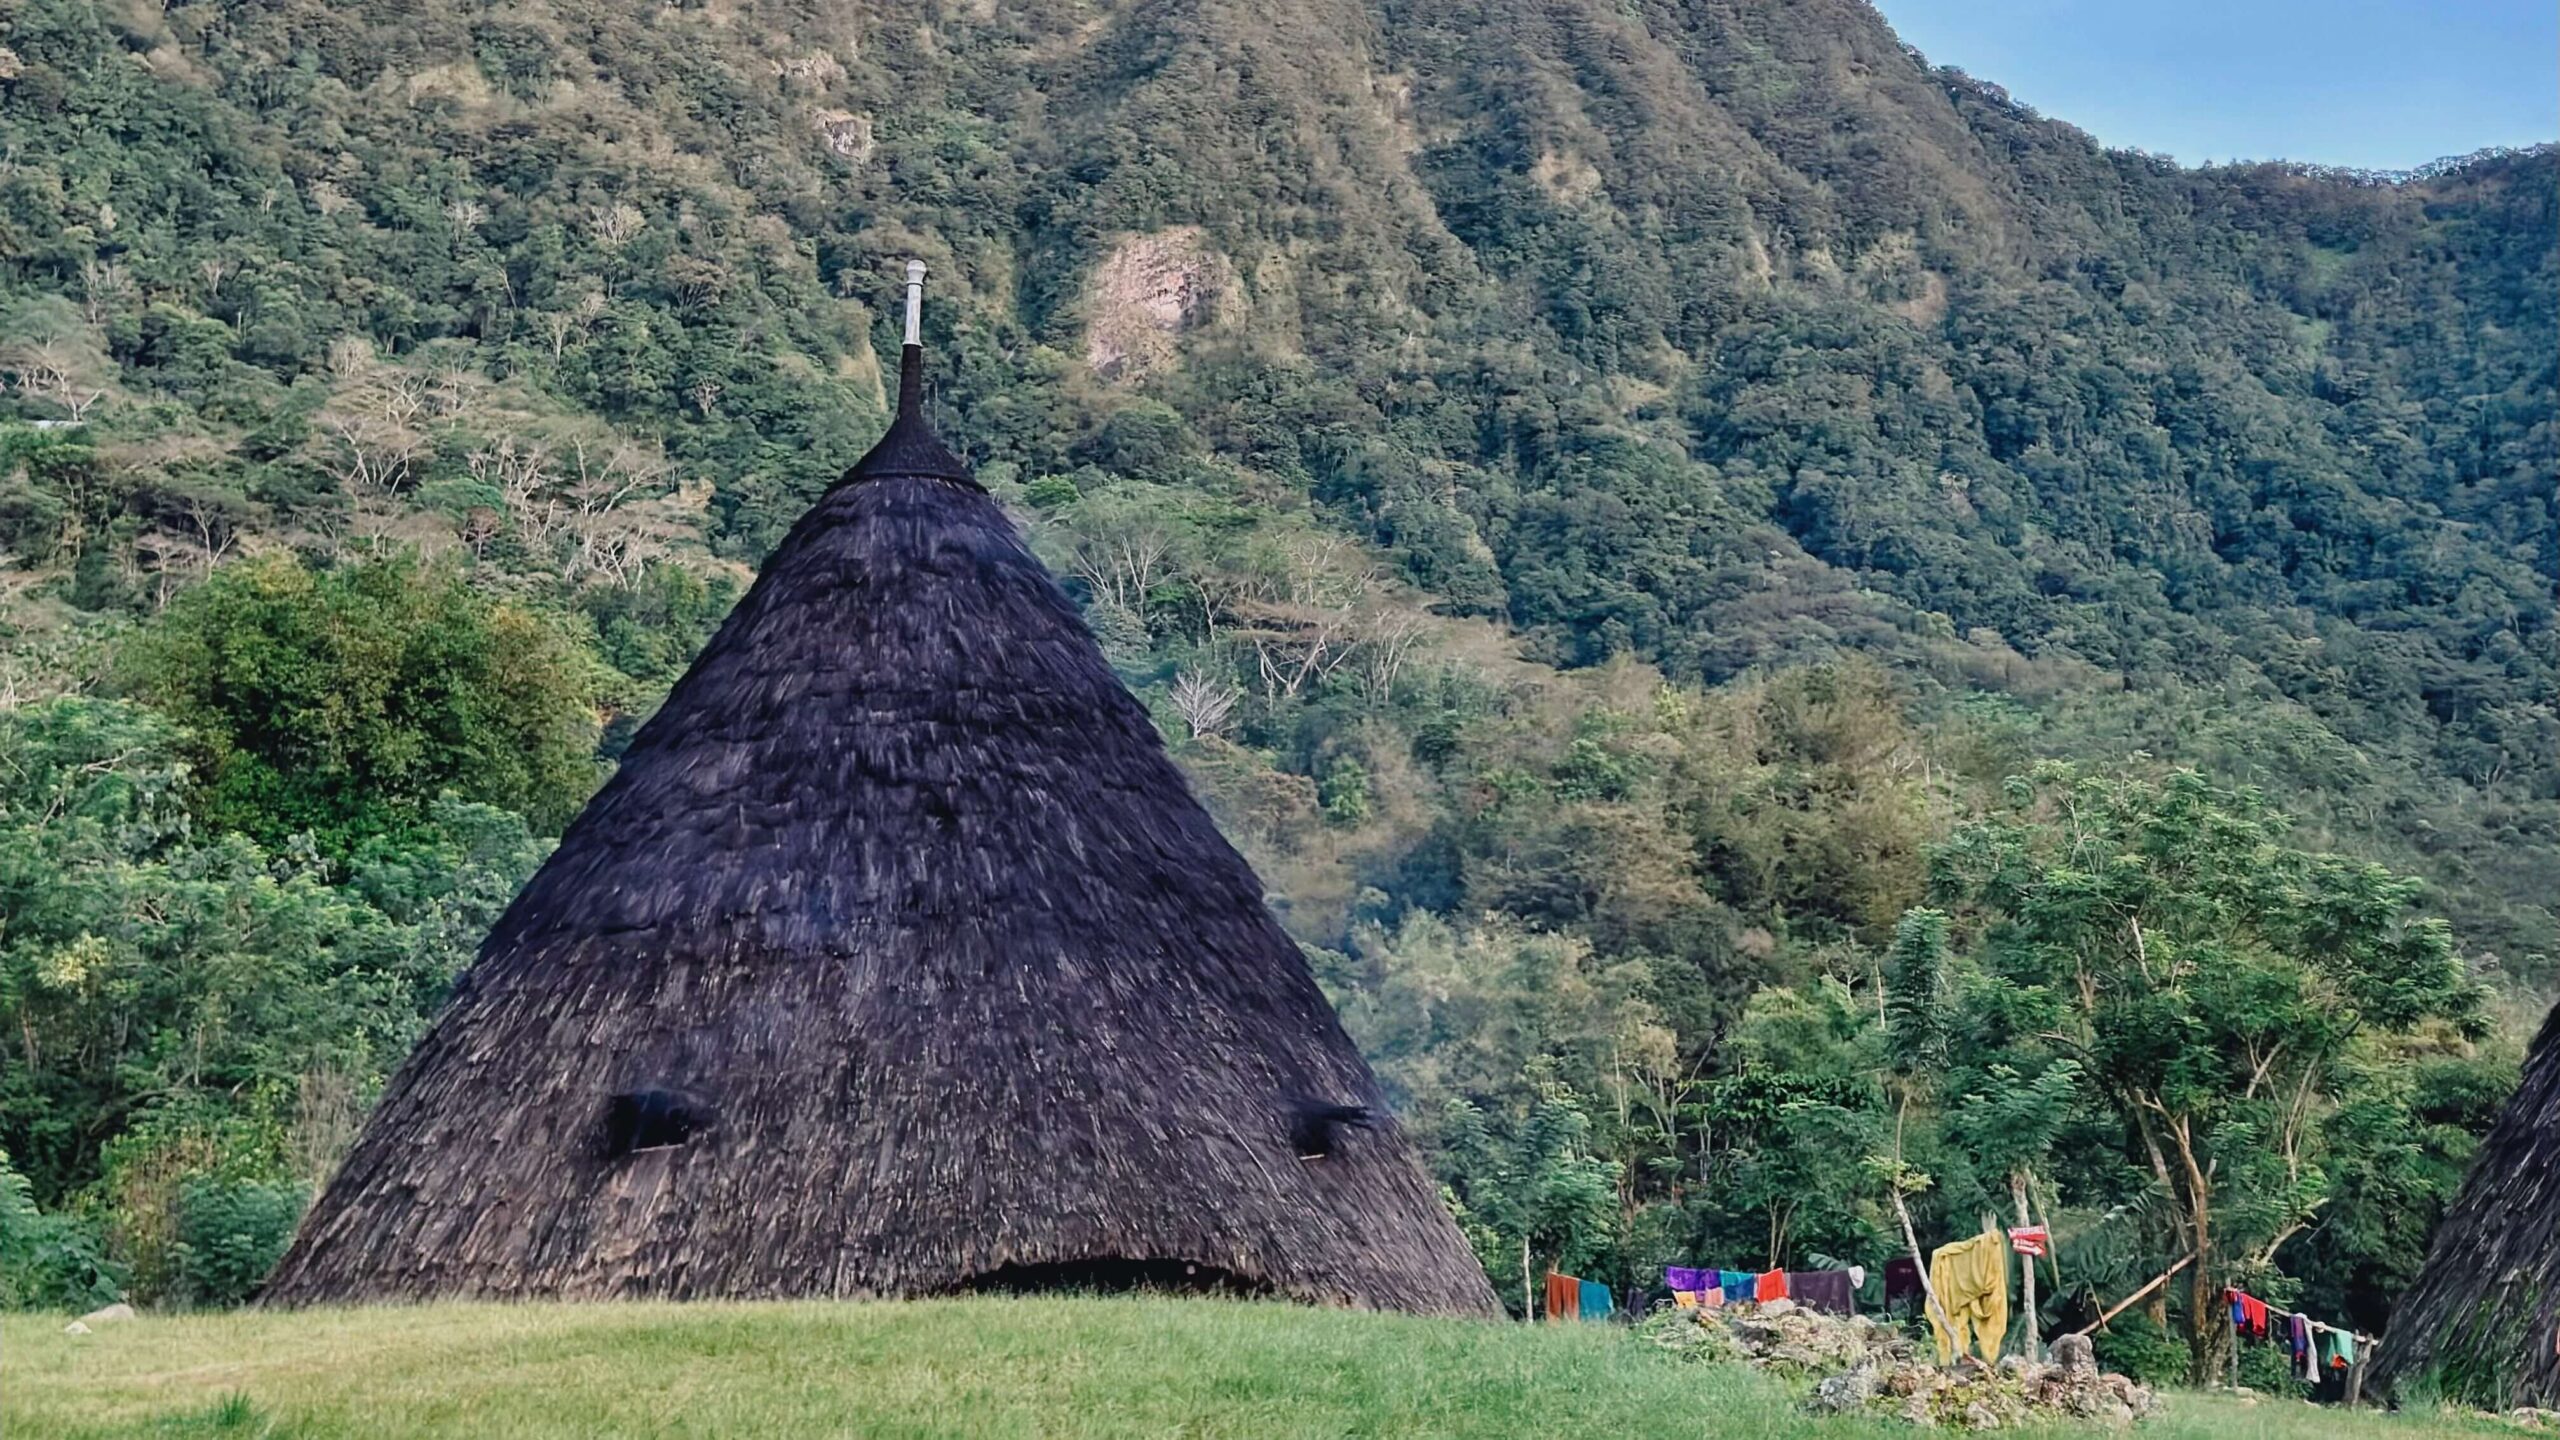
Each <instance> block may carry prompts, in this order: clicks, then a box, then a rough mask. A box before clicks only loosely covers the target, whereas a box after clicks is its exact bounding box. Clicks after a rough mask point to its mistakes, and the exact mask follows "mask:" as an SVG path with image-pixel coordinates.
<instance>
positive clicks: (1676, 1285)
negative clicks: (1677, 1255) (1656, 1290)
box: [1662, 1265, 1713, 1295]
mask: <svg viewBox="0 0 2560 1440" xmlns="http://www.w3.org/2000/svg"><path fill="white" fill-rule="evenodd" d="M1708 1274H1709V1272H1708V1271H1705V1270H1692V1269H1690V1268H1689V1267H1688V1266H1686V1265H1666V1266H1664V1267H1663V1270H1662V1285H1663V1288H1664V1289H1666V1290H1669V1291H1671V1292H1672V1293H1673V1294H1675V1295H1676V1294H1678V1293H1680V1292H1681V1291H1683V1290H1687V1291H1691V1292H1696V1291H1699V1290H1704V1289H1706V1288H1707V1286H1708V1285H1709V1284H1711V1283H1713V1282H1711V1281H1709V1280H1708V1279H1707V1276H1708Z"/></svg>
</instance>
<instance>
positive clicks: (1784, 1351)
mask: <svg viewBox="0 0 2560 1440" xmlns="http://www.w3.org/2000/svg"><path fill="white" fill-rule="evenodd" d="M1644 1328H1645V1333H1646V1334H1647V1335H1648V1336H1650V1337H1651V1338H1652V1339H1653V1341H1654V1342H1655V1343H1656V1344H1659V1345H1662V1346H1664V1347H1666V1348H1668V1349H1671V1350H1675V1351H1678V1352H1679V1353H1680V1354H1682V1355H1684V1356H1687V1357H1689V1358H1693V1359H1698V1360H1704V1361H1709V1362H1722V1363H1734V1364H1745V1365H1749V1366H1751V1367H1753V1368H1754V1369H1759V1370H1767V1371H1771V1372H1774V1373H1776V1374H1780V1375H1786V1376H1790V1377H1795V1378H1800V1379H1809V1380H1812V1381H1813V1382H1814V1385H1813V1394H1812V1396H1811V1398H1810V1399H1809V1400H1808V1401H1807V1402H1806V1403H1807V1405H1808V1408H1810V1409H1812V1410H1814V1411H1816V1412H1818V1413H1823V1414H1841V1413H1846V1412H1851V1411H1856V1412H1862V1413H1869V1414H1878V1415H1890V1416H1894V1417H1897V1418H1899V1419H1902V1420H1907V1421H1909V1422H1910V1423H1912V1424H1914V1425H1922V1426H1930V1427H1938V1426H1944V1427H1947V1428H1951V1429H1959V1430H2006V1429H2013V1428H2026V1427H2029V1426H2034V1425H2040V1424H2043V1423H2046V1422H2049V1421H2052V1420H2057V1419H2063V1418H2070V1419H2077V1420H2096V1421H2103V1422H2111V1423H2114V1424H2118V1425H2130V1424H2132V1423H2133V1422H2135V1421H2137V1420H2140V1419H2142V1418H2144V1417H2146V1416H2149V1415H2151V1414H2154V1413H2155V1412H2157V1411H2158V1410H2159V1408H2160V1401H2159V1398H2158V1397H2157V1396H2155V1395H2153V1394H2152V1392H2151V1391H2150V1390H2148V1389H2146V1388H2145V1387H2143V1386H2140V1385H2137V1384H2135V1383H2134V1382H2133V1381H2131V1380H2129V1379H2127V1378H2125V1377H2124V1376H2122V1375H2109V1374H2107V1373H2105V1372H2104V1371H2101V1370H2100V1369H2099V1368H2098V1361H2097V1356H2096V1355H2095V1354H2094V1353H2093V1352H2092V1351H2091V1350H2090V1348H2089V1342H2088V1341H2087V1340H2085V1339H2082V1338H2080V1337H2078V1336H2066V1337H2064V1338H2063V1339H2061V1340H2058V1341H2056V1342H2054V1346H2053V1361H2052V1363H2051V1364H2041V1365H2040V1364H2035V1363H2033V1362H2030V1361H2028V1360H2025V1359H2023V1358H2021V1357H2018V1356H2010V1357H2008V1358H2006V1359H2004V1360H2002V1361H2001V1362H2000V1363H1999V1364H1998V1365H1996V1366H1995V1365H1985V1364H1983V1363H1982V1362H1981V1361H1979V1360H1975V1359H1972V1358H1969V1357H1968V1358H1965V1359H1960V1360H1958V1361H1957V1362H1956V1363H1955V1364H1954V1365H1952V1366H1943V1365H1940V1364H1938V1363H1937V1359H1936V1355H1935V1354H1934V1352H1932V1353H1928V1354H1924V1353H1922V1351H1923V1349H1924V1347H1923V1346H1922V1345H1921V1344H1920V1343H1919V1342H1916V1341H1914V1340H1913V1339H1912V1338H1911V1336H1910V1335H1908V1334H1907V1333H1905V1332H1904V1331H1903V1330H1901V1329H1900V1328H1898V1327H1896V1326H1893V1325H1887V1324H1880V1323H1878V1322H1876V1321H1874V1320H1871V1319H1869V1318H1867V1317H1866V1316H1863V1315H1857V1316H1850V1317H1847V1318H1842V1317H1839V1316H1833V1315H1824V1314H1820V1313H1817V1312H1815V1311H1811V1310H1807V1309H1804V1308H1803V1307H1801V1306H1799V1305H1796V1304H1794V1303H1793V1302H1791V1301H1786V1300H1773V1301H1771V1302H1769V1303H1768V1304H1765V1305H1734V1306H1727V1307H1725V1308H1723V1309H1718V1310H1666V1311H1661V1312H1658V1313H1656V1314H1655V1315H1654V1316H1653V1317H1652V1318H1651V1319H1650V1320H1648V1321H1646V1322H1645V1327H1644Z"/></svg>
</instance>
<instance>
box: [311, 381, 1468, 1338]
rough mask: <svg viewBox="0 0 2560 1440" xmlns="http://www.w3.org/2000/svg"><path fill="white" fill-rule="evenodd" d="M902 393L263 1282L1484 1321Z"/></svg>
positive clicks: (1096, 671)
mask: <svg viewBox="0 0 2560 1440" xmlns="http://www.w3.org/2000/svg"><path fill="white" fill-rule="evenodd" d="M917 373H918V357H917V355H916V352H915V351H914V350H913V348H912V347H910V349H909V350H908V352H907V355H906V357H905V364H904V365H903V366H902V375H901V391H902V395H901V405H900V411H901V413H900V416H899V418H898V420H897V422H896V424H895V425H893V426H892V428H891V429H890V431H889V433H888V434H887V435H886V436H885V437H884V438H883V439H882V441H881V442H880V444H879V446H878V447H877V448H875V449H874V450H873V452H872V453H871V454H870V455H869V456H868V457H866V458H865V459H864V460H863V462H862V463H861V464H860V465H858V466H857V467H855V469H854V470H853V471H852V472H851V473H850V474H848V475H847V476H846V477H845V479H844V480H843V481H842V482H841V483H839V484H838V485H837V486H836V487H835V488H834V489H832V490H830V491H829V492H828V493H827V494H826V496H825V497H824V498H823V499H821V500H820V501H819V502H818V504H817V505H816V507H815V508H814V509H812V510H811V511H810V513H809V514H808V515H807V516H805V517H804V518H803V519H802V520H801V521H800V523H799V525H798V526H797V527H796V528H794V529H793V531H792V532H791V534H790V536H789V537H788V538H787V539H786V540H784V542H783V543H782V546H781V548H780V549H779V550H777V551H776V552H775V553H774V555H773V557H772V559H771V561H770V562H769V563H768V564H767V565H766V566H765V569H764V572H763V575H762V576H761V577H760V578H759V579H758V580H757V582H756V584H755V587H754V588H753V589H752V590H751V591H750V592H749V593H748V595H747V597H746V598H745V599H744V600H743V601H742V602H741V603H740V604H739V606H738V608H737V611H736V612H735V613H734V614H732V615H731V616H730V617H729V619H728V621H727V623H726V624H724V625H723V626H722V627H721V629H720V632H719V634H718V635H717V636H716V637H714V638H713V640H712V642H711V644H710V646H709V648H708V649H706V650H705V651H704V652H703V654H702V656H701V658H700V659H699V660H697V661H696V662H695V663H694V666H693V668H692V670H691V671H690V672H688V673H687V674H686V676H685V677H684V679H683V680H682V681H681V682H680V683H678V684H677V686H676V688H675V690H674V692H673V693H672V694H670V695H669V696H668V697H667V701H666V704H665V706H664V707H663V708H662V709H661V710H660V711H659V712H658V714H657V715H656V716H655V717H654V718H652V719H651V720H650V721H649V723H648V724H647V725H645V726H644V727H642V729H641V731H640V733H639V735H638V737H637V738H636V739H635V740H634V742H633V744H632V746H631V748H630V751H629V753H628V754H627V755H626V756H625V758H624V760H623V763H622V766H621V768H620V770H619V771H618V772H617V773H616V774H615V776H614V777H613V779H612V780H611V782H610V783H608V784H607V785H606V786H605V787H604V789H603V791H602V792H601V793H600V794H598V795H597V796H596V798H595V800H594V801H593V803H591V804H590V805H588V807H587V809H586V812H585V813H584V814H583V815H581V816H580V817H579V818H578V820H577V822H576V823H575V824H574V825H572V826H571V827H570V829H569V831H568V833H567V834H566V835H565V836H563V837H562V840H561V842H560V846H559V849H558V850H557V851H556V852H555V853H554V854H553V855H552V857H551V859H550V861H549V863H548V864H546V865H544V866H543V868H542V870H541V872H540V873H538V874H537V875H535V876H534V878H533V880H532V882H531V883H530V884H528V885H527V886H526V888H525V891H524V893H523V894H522V895H520V896H519V897H517V899H516V902H515V904H514V905H513V906H512V907H511V908H510V909H509V910H508V911H507V913H506V915H505V917H504V918H503V919H501V920H500V921H499V923H498V925H497V927H496V929H495V930H494V931H493V932H492V933H491V934H490V936H489V939H488V942H487V944H486V945H485V946H484V947H483V948H482V950H481V953H480V957H479V960H478V962H477V963H476V964H475V965H474V966H473V967H472V969H471V971H470V972H469V973H468V974H467V975H466V976H465V977H464V978H463V980H462V982H461V984H460V986H459V987H458V990H457V993H456V995H455V997H454V999H453V1001H452V1004H451V1006H450V1007H449V1008H448V1009H447V1011H446V1012H445V1013H444V1015H443V1016H442V1017H441V1018H440V1019H439V1020H438V1021H437V1023H436V1024H435V1026H434V1028H433V1029H432V1030H431V1032H430V1033H429V1034H428V1035H427V1037H426V1039H425V1040H424V1041H423V1042H422V1043H421V1044H420V1045H419V1047H418V1050H417V1052H416V1053H415V1054H414V1055H413V1056H411V1057H410V1059H409V1061H408V1063H407V1064H406V1065H405V1066H404V1067H403V1068H402V1069H401V1071H400V1072H399V1074H398V1075H397V1076H396V1077H395V1078H394V1079H393V1081H392V1083H391V1085H390V1088H389V1090H388V1092H387V1093H386V1094H385V1095H384V1097H383V1100H382V1103H381V1105H380V1106H379V1108H378V1109H377V1110H376V1111H375V1112H374V1115H373V1117H372V1119H371V1121H370V1122H369V1123H368V1125H367V1126H366V1128H365V1131H364V1134H363V1136H362V1137H361V1138H360V1139H359V1141H358V1142H357V1144H356V1146H355V1148H354V1150H353V1152H352V1153H351V1154H350V1156H349V1157H348V1159H347V1161H346V1163H345V1165H344V1166H343V1167H342V1169H341V1170H340V1171H339V1173H338V1175H337V1178H336V1180H335V1181H334V1183H332V1184H331V1185H330V1186H329V1188H328V1190H327V1192H326V1193H325V1194H324V1195H323V1196H322V1197H321V1199H320V1202H319V1204H318V1205H317V1206H316V1207H315V1208H314V1209H313V1211H312V1213H311V1215H310V1216H309V1218H308V1219H307V1220H306V1221H305V1222H304V1224H303V1227H302V1230H301V1233H300V1234H299V1235H298V1236H297V1237H296V1239H295V1242H294V1245H293V1248H292V1251H291V1252H290V1253H289V1254H288V1255H287V1256H286V1258H285V1260H284V1262H283V1264H282V1266H281V1267H280V1268H279V1269H278V1270H277V1272H276V1274H275V1277H274V1278H273V1280H272V1281H271V1282H270V1284H269V1287H268V1291H267V1296H268V1298H269V1299H270V1300H271V1301H275V1302H281V1303H286V1304H302V1303H310V1302H321V1301H354V1300H376V1299H390V1298H427V1297H444V1296H479V1297H537V1296H543V1297H576V1298H587V1297H608V1296H659V1297H702V1296H914V1295H931V1294H937V1293H945V1292H950V1291H954V1290H960V1289H965V1288H1002V1287H1017V1286H1041V1285H1047V1284H1052V1283H1067V1284H1077V1283H1098V1284H1112V1283H1125V1282H1129V1281H1134V1280H1143V1281H1161V1282H1165V1283H1169V1284H1174V1285H1184V1286H1198V1287H1206V1288H1225V1289H1231V1290H1236V1291H1242V1292H1247V1293H1269V1294H1277V1295H1283V1296H1290V1297H1295V1298H1298V1299H1302V1300H1307V1301H1313V1302H1318V1303H1347V1304H1352V1305H1360V1306H1371V1307H1378V1308H1386V1309H1399V1310H1412V1311H1423V1312H1435V1313H1455V1314H1470V1315H1474V1314H1491V1313H1494V1301H1493V1296H1492V1293H1491V1290H1490V1288H1489V1286H1488V1285H1487V1283H1486V1280H1485V1277H1484V1274H1483V1271H1482V1270H1481V1268H1480V1267H1479V1265H1478V1263H1477V1261H1476V1259H1475V1257H1474V1256H1473V1254H1472V1253H1471V1252H1470V1251H1469V1249H1468V1247H1467V1245H1466V1244H1465V1242H1464V1241H1463V1240H1462V1239H1461V1237H1460V1236H1459V1234H1458V1232H1457V1228H1456V1226H1455V1225H1454V1224H1453V1223H1452V1222H1451V1220H1450V1217H1449V1215H1448V1213H1447V1212H1446V1210H1445V1209H1444V1208H1443V1206H1442V1204H1441V1201H1440V1198H1439V1195H1438V1193H1437V1192H1436V1190H1435V1188H1434V1186H1433V1185H1432V1184H1431V1182H1430V1181H1429V1179H1428V1178H1427V1177H1426V1176H1425V1175H1424V1173H1423V1171H1422V1170H1421V1168H1420V1167H1419V1165H1418V1164H1417V1163H1416V1160H1415V1157H1414V1154H1413V1151H1412V1149H1411V1147H1410V1145H1409V1144H1408V1143H1407V1141H1406V1139H1405V1137H1404V1135H1403V1134H1402V1132H1401V1131H1400V1130H1399V1129H1398V1127H1397V1126H1396V1124H1395V1123H1394V1121H1393V1119H1392V1118H1391V1117H1389V1116H1387V1115H1386V1113H1385V1110H1384V1102H1383V1099H1382V1097H1381V1095H1380V1093H1379V1089H1378V1084H1377V1081H1376V1079H1375V1078H1374V1077H1373V1076H1372V1075H1371V1074H1370V1072H1369V1069H1368V1067H1367V1066H1366V1065H1365V1064H1364V1063H1362V1061H1361V1059H1360V1057H1359V1055H1358V1054H1357V1053H1356V1052H1355V1051H1354V1049H1353V1048H1352V1045H1351V1042H1350V1040H1349V1039H1348V1038H1347V1037H1346V1036H1345V1035H1344V1033H1343V1030H1342V1027H1341V1025H1340V1023H1339V1022H1338V1021H1337V1020H1336V1019H1335V1017H1334V1014H1333V1011H1332V1009H1331V1007H1330V1006H1329V1005H1328V1004H1327V1003H1326V1001H1325V998H1324V995H1323V994H1322V993H1321V992H1320V991H1319V990H1318V989H1317V987H1316V984H1315V982H1314V980H1313V978H1312V977H1311V976H1310V974H1309V973H1308V970H1307V966H1306V963H1305V961H1304V960H1303V958H1302V957H1301V955H1300V953H1299V951H1298V949H1297V947H1296V945H1295V944H1294V943H1292V942H1291V941H1290V939H1289V937H1288V936H1287V935H1286V934H1285V933H1283V932H1282V930H1281V929H1280V927H1279V925H1278V924H1277V923H1276V922H1275V921H1274V920H1273V919H1272V917H1271V914H1270V912H1269V911H1268V910H1267V909H1266V908H1265V907H1264V905H1263V897H1262V887H1261V885H1260V883H1259V882H1258V881H1257V880H1256V879H1255V877H1254V874H1253V871H1252V869H1251V867H1250V866H1248V865H1247V864H1246V862H1245V860H1244V858H1243V857H1242V856H1240V855H1238V854H1237V853H1236V851H1235V850H1234V848H1233V847H1231V846H1230V845H1229V844H1228V843H1227V842H1226V840H1225V839H1223V838H1222V837H1221V836H1220V835H1219V833H1218V831H1217V828H1216V826H1215V825H1214V824H1213V823H1212V822H1211V820H1210V818H1209V816H1208V815H1207V813H1206V812H1205V811H1203V810H1202V809H1201V807H1200V805H1199V803H1198V802H1197V801H1196V800H1194V799H1193V798H1192V796H1191V794H1190V792H1189V790H1188V789H1187V787H1186V786H1185V784H1184V782H1183V779H1182V776H1181V774H1180V772H1178V771H1177V770H1176V769H1175V767H1174V765H1173V763H1172V761H1171V760H1170V758H1169V757H1168V756H1167V755H1166V754H1165V751H1164V747H1163V744H1162V742H1161V740H1160V739H1159V737H1158V735H1157V732H1156V729H1155V726H1154V724H1153V723H1152V722H1151V721H1150V719H1149V718H1148V716H1147V713H1146V711H1145V710H1144V709H1142V708H1141V707H1140V706H1139V704H1138V702H1137V701H1136V700H1135V699H1133V698H1132V697H1131V696H1130V695H1129V693H1128V692H1127V690H1125V689H1124V688H1123V687H1122V686H1121V685H1120V683H1119V681H1118V680H1117V678H1116V677H1115V676H1114V675H1113V674H1112V672H1111V670H1110V669H1109V667H1108V666H1107V665H1106V664H1105V662H1104V660H1103V658H1102V655H1101V653H1100V651H1099V650H1098V649H1097V648H1096V646H1095V644H1094V641H1093V638H1092V636H1091V635H1089V634H1088V633H1087V632H1086V629H1085V627H1084V624H1083V622H1082V619H1081V618H1080V616H1079V615H1078V613H1077V610H1076V607H1075V605H1074V603H1073V602H1072V601H1071V600H1070V599H1069V598H1068V597H1067V596H1066V595H1065V594H1064V593H1063V592H1061V590H1060V589H1059V587H1058V585H1057V584H1056V582H1055V581H1054V580H1053V579H1052V578H1051V577H1050V575H1049V574H1048V572H1047V571H1046V570H1045V569H1043V568H1042V566H1041V564H1040V562H1039V561H1038V560H1036V559H1034V558H1033V557H1032V555H1031V553H1030V552H1029V551H1028V550H1027V549H1025V548H1024V545H1023V543H1022V540H1021V539H1020V537H1019V536H1018V535H1017V534H1016V532H1015V530H1014V527H1013V525H1012V524H1011V523H1010V522H1009V521H1008V520H1007V519H1006V517H1005V515H1004V514H1003V512H1002V511H1001V509H1000V508H999V507H998V506H997V504H996V503H995V501H994V500H992V499H991V498H989V497H988V496H987V495H986V494H985V493H984V492H983V491H981V490H980V489H979V488H978V487H977V486H976V485H975V484H974V483H973V482H972V481H971V480H970V479H969V478H968V472H967V470H966V468H965V467H964V466H962V465H961V464H960V462H959V461H958V460H957V459H956V458H954V457H953V456H952V455H951V453H950V451H948V450H947V449H945V448H944V447H943V446H942V444H941V442H940V441H939V440H937V439H935V438H934V437H933V435H932V432H931V430H930V429H929V428H928V427H926V426H925V424H924V422H923V421H922V419H921V418H920V417H919V415H918V412H917V407H916V403H915V402H916V383H917ZM1319 1150H1321V1151H1326V1152H1328V1153H1324V1154H1322V1155H1320V1156H1314V1157H1313V1158H1310V1152H1312V1151H1319Z"/></svg>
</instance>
